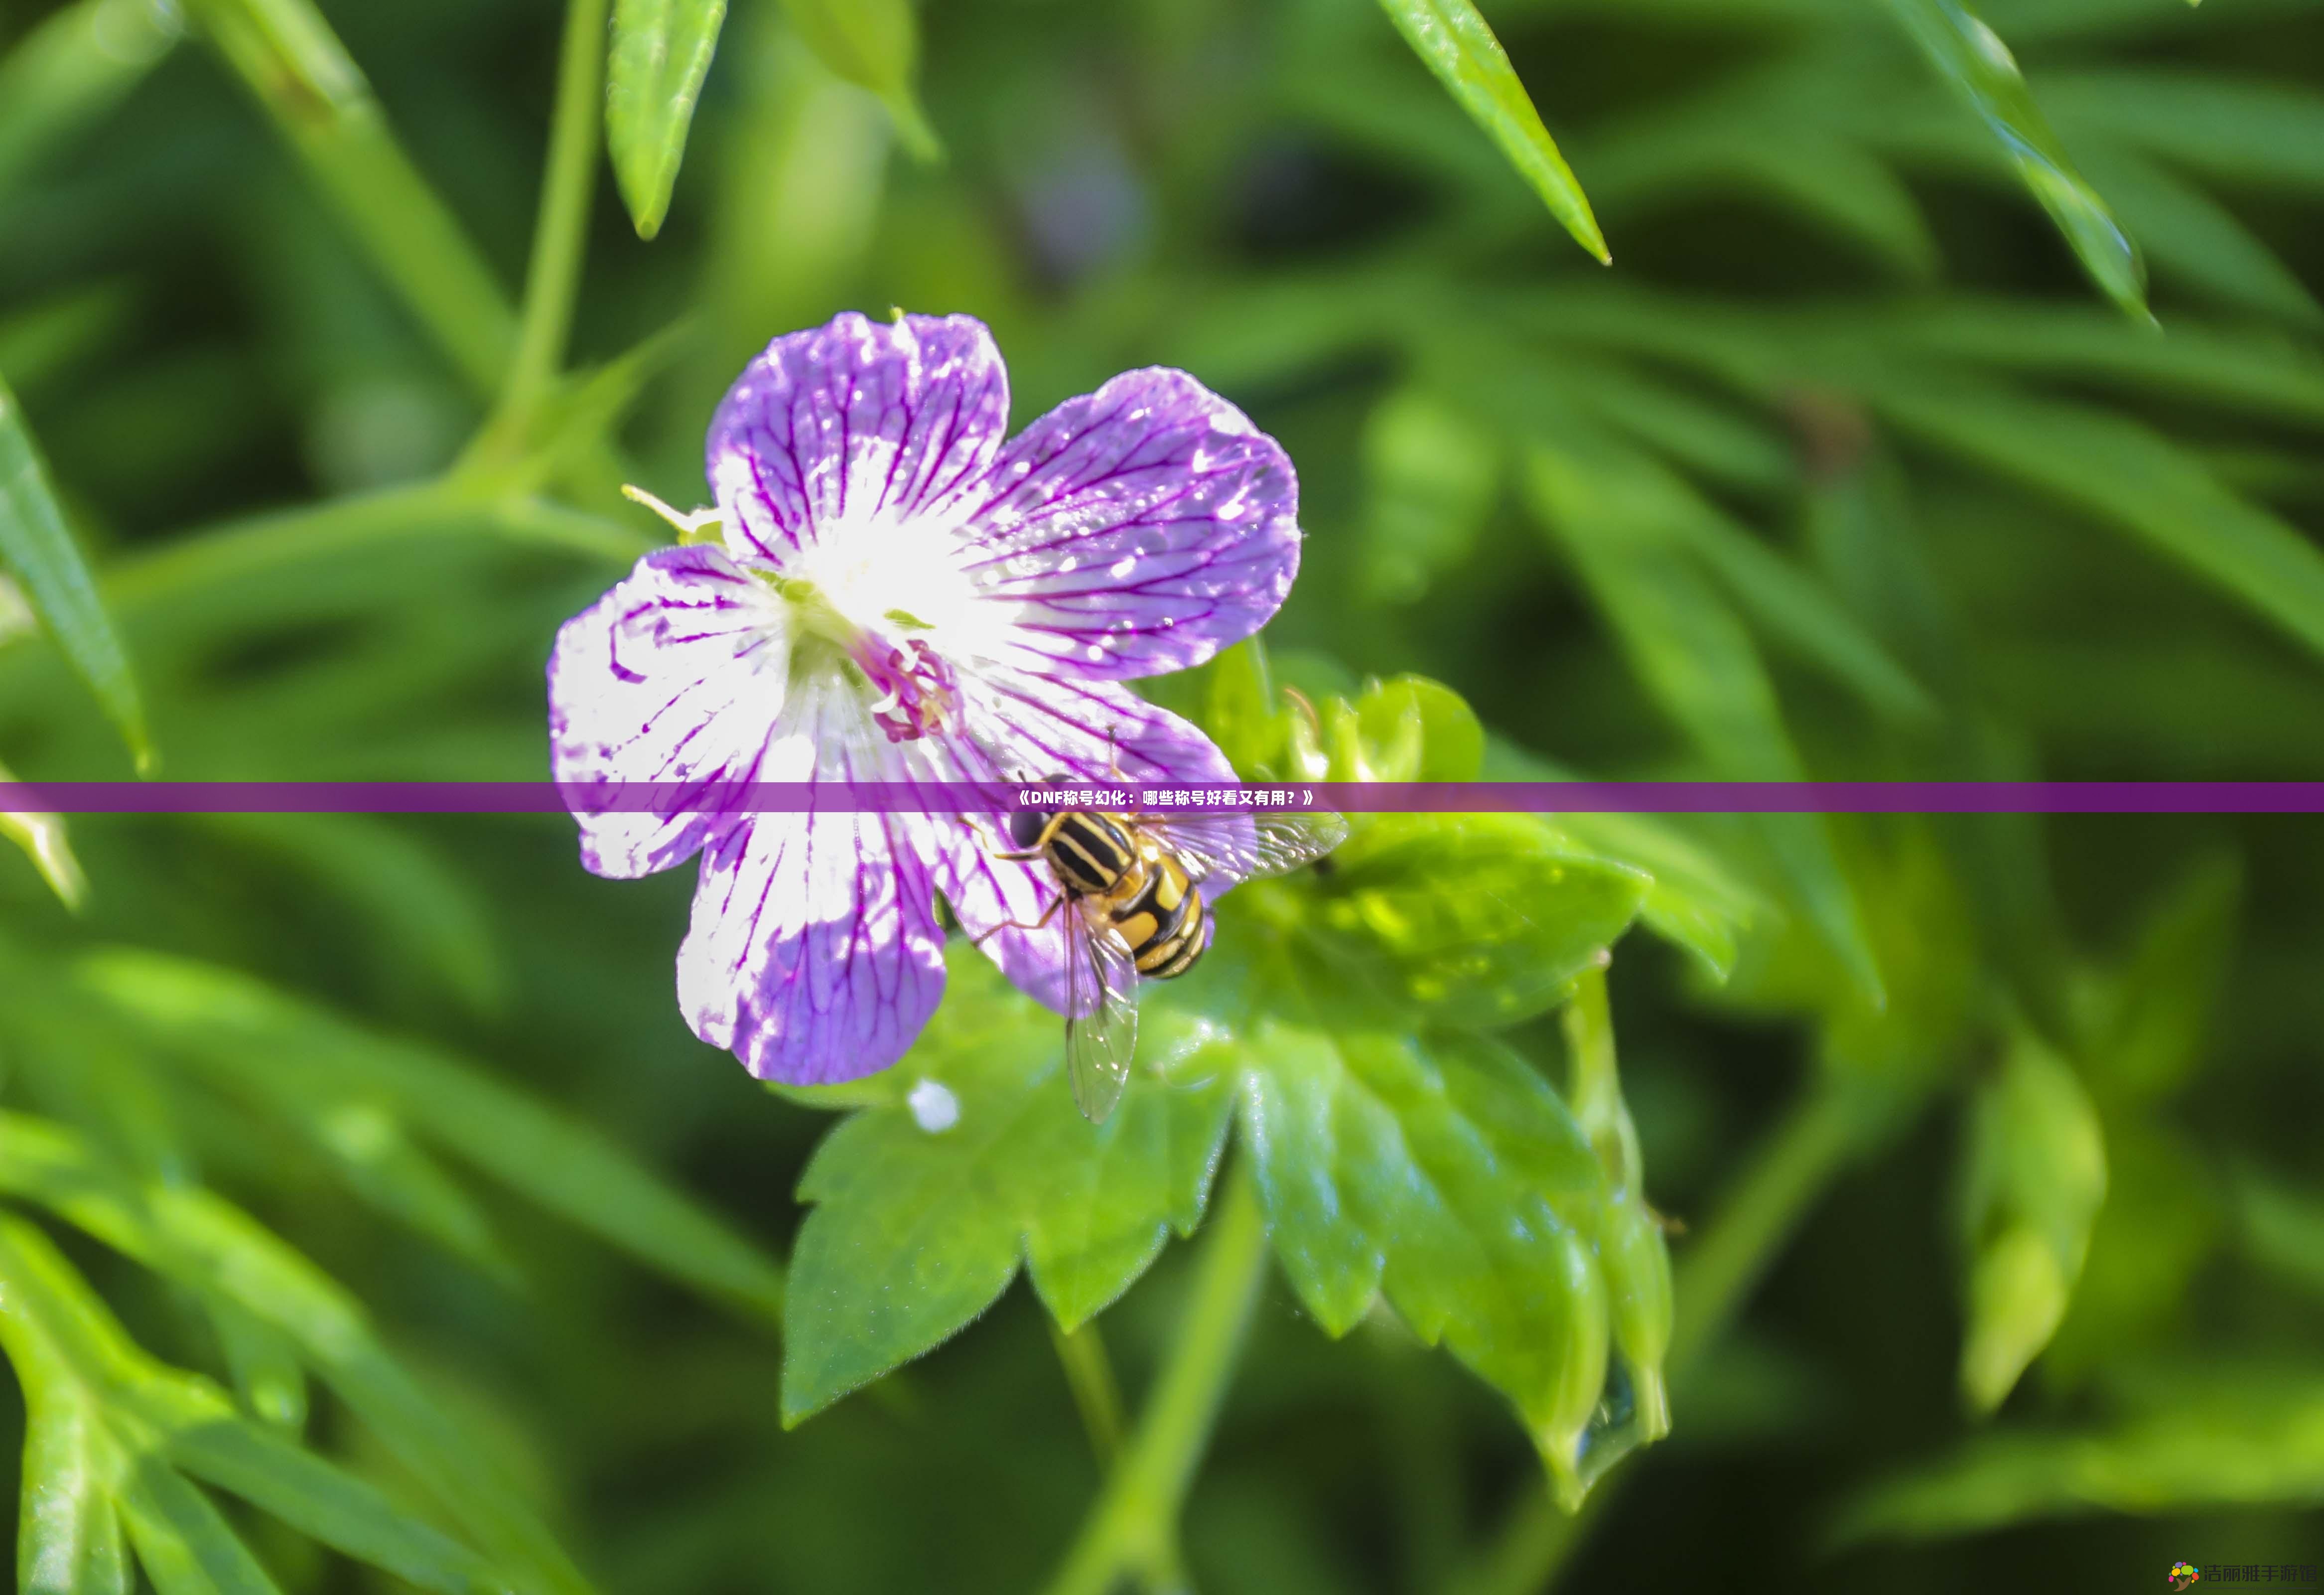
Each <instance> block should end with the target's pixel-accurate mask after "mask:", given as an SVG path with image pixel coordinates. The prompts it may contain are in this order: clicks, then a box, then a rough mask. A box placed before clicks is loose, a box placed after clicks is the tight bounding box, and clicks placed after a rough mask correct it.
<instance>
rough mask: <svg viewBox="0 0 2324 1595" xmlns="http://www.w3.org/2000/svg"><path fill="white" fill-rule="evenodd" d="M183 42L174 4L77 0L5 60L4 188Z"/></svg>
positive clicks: (0, 75) (0, 138) (0, 102)
mask: <svg viewBox="0 0 2324 1595" xmlns="http://www.w3.org/2000/svg"><path fill="white" fill-rule="evenodd" d="M177 41H178V24H177V15H176V13H175V11H174V10H172V9H170V8H165V7H162V6H159V5H121V4H120V3H119V0H77V3H76V4H74V5H68V6H66V7H64V8H63V9H62V10H60V11H58V12H56V13H54V14H51V15H50V16H49V17H47V18H46V19H45V20H43V21H42V23H41V25H40V26H39V27H37V28H34V29H33V30H32V32H30V33H28V34H26V35H25V36H24V38H23V40H22V41H19V42H18V43H17V45H16V47H15V48H14V49H13V50H11V51H9V52H8V53H7V55H6V57H5V59H0V190H5V189H7V188H8V187H9V186H10V185H11V184H12V183H14V181H15V180H16V179H17V178H18V177H20V176H21V175H23V172H24V171H26V170H27V169H28V168H30V167H31V166H32V164H33V163H34V162H36V161H39V160H40V159H41V157H42V156H43V155H44V154H46V153H47V152H49V151H50V150H51V148H53V147H54V146H55V145H56V144H58V143H60V142H62V141H63V140H64V139H66V138H69V136H71V134H73V133H74V132H75V131H77V130H78V129H79V128H81V127H83V126H86V125H87V124H89V123H91V122H94V121H96V120H97V118H98V117H100V116H102V115H105V113H106V111H108V110H110V109H111V108H112V107H113V106H115V104H116V103H118V102H119V101H120V99H121V97H123V96H124V95H126V94H127V93H128V92H129V91H130V90H131V89H132V88H135V87H136V86H137V85H138V84H139V83H140V82H141V81H143V78H144V77H145V74H146V73H148V72H150V71H152V69H153V68H154V67H155V66H156V65H158V64H159V63H160V61H161V58H162V57H163V56H165V55H167V54H169V52H170V49H171V46H172V45H174V44H175V43H176V42H177Z"/></svg>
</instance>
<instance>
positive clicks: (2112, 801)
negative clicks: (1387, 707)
mask: <svg viewBox="0 0 2324 1595" xmlns="http://www.w3.org/2000/svg"><path fill="white" fill-rule="evenodd" d="M1019 807H1028V808H1110V809H1141V810H1145V811H1148V812H1152V813H1162V814H1170V813H1185V812H1199V811H1203V810H1226V811H1240V812H1245V813H1260V814H1271V813H1277V812H1296V811H1301V810H1306V811H1315V810H1332V811H1337V812H1341V813H1349V814H1425V813H1452V814H1482V813H1499V814H2319V813H2324V781H1429V782H1422V781H1378V782H1361V783H1359V782H1344V781H1314V782H1299V783H1294V784H1289V785H1280V784H1278V785H1268V786H1259V785H1253V786H1247V787H1164V786H1158V785H1157V786H1146V787H1139V786H1135V785H1126V784H1120V783H1114V782H1106V783H1091V784H1089V785H1086V786H1084V785H1079V784H1073V785H1063V784H1039V785H1001V784H999V783H973V782H910V781H791V782H784V781H756V782H751V783H748V784H735V783H730V784H724V785H704V784H703V783H701V782H685V783H678V782H656V781H622V782H608V783H604V784H602V785H596V786H586V787H585V786H566V787H560V786H558V784H556V783H555V782H551V781H26V782H22V783H13V782H0V813H16V814H24V813H47V814H564V813H567V812H579V813H591V814H681V813H716V814H812V813H817V812H823V813H884V814H894V813H918V814H993V813H1001V812H1005V811H1008V810H1010V809H1015V808H1019Z"/></svg>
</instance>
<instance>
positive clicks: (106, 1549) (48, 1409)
mask: <svg viewBox="0 0 2324 1595" xmlns="http://www.w3.org/2000/svg"><path fill="white" fill-rule="evenodd" d="M12 1355H13V1352H12ZM16 1374H17V1378H20V1379H22V1380H23V1383H24V1389H25V1401H26V1405H27V1407H28V1412H27V1416H26V1420H25V1434H24V1511H23V1522H22V1523H21V1524H20V1525H19V1526H18V1528H17V1531H16V1587H17V1588H18V1590H21V1591H22V1592H23V1595H130V1582H131V1581H130V1569H129V1551H128V1547H127V1545H126V1544H124V1542H123V1540H122V1537H121V1516H120V1513H119V1512H118V1511H116V1510H115V1507H114V1504H113V1479H112V1475H113V1473H114V1472H115V1471H116V1469H117V1467H118V1461H117V1452H116V1451H115V1447H114V1446H113V1445H112V1443H111V1442H110V1441H109V1440H108V1439H107V1438H106V1435H105V1433H104V1431H103V1429H102V1427H101V1426H100V1424H98V1422H97V1415H96V1413H95V1412H94V1411H93V1410H92V1409H91V1407H90V1405H89V1403H88V1402H87V1401H86V1400H83V1399H82V1398H81V1397H79V1396H78V1394H77V1393H75V1392H74V1391H73V1390H72V1388H70V1386H69V1385H68V1384H66V1383H65V1382H64V1381H62V1380H59V1379H54V1378H42V1372H41V1371H40V1370H38V1369H34V1368H31V1367H27V1366H25V1365H24V1363H23V1362H19V1364H18V1366H17V1369H16Z"/></svg>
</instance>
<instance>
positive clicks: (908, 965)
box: [678, 681, 945, 1085]
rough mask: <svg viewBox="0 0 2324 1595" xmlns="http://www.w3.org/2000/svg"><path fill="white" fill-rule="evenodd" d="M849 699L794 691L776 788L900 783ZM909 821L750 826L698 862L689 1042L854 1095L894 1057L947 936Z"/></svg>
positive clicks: (684, 951)
mask: <svg viewBox="0 0 2324 1595" xmlns="http://www.w3.org/2000/svg"><path fill="white" fill-rule="evenodd" d="M767 766H768V770H767V774H766V776H765V777H764V779H770V780H801V779H807V778H808V777H809V776H810V775H812V776H813V777H814V778H816V779H828V780H889V779H900V777H901V775H902V774H903V772H902V770H900V768H899V767H897V766H898V761H896V760H895V758H894V757H893V755H891V754H887V753H884V752H883V751H881V740H880V739H878V738H877V737H875V736H873V735H871V724H870V722H869V720H868V719H867V718H866V717H865V715H864V714H863V711H862V706H861V705H860V704H859V703H858V702H857V701H856V699H855V696H854V695H853V691H852V690H851V689H850V688H848V687H845V686H844V685H842V684H840V683H837V682H835V681H833V682H816V683H811V684H806V685H803V686H802V687H801V689H800V693H799V697H798V700H797V701H795V702H794V703H793V705H791V708H790V710H789V711H788V713H786V714H785V715H784V716H783V720H782V724H780V725H779V726H778V727H777V730H776V733H775V739H774V745H773V746H772V748H771V749H770V752H769V756H768V761H767ZM940 845H941V844H940V843H939V842H938V840H937V839H936V832H935V829H934V825H933V824H932V822H931V821H930V819H929V818H928V816H924V815H912V814H856V813H850V812H845V811H839V812H826V813H820V814H759V815H753V816H749V817H747V818H744V819H741V820H738V821H736V822H735V823H733V825H731V826H730V827H729V828H728V829H727V830H726V831H725V832H724V834H721V835H720V836H718V837H716V838H715V839H714V840H713V842H712V843H711V844H710V846H709V848H708V849H707V851H705V853H704V854H703V857H702V879H701V880H700V882H699V884H697V885H696V888H695V893H694V917H693V920H692V923H691V925H690V927H688V929H687V936H686V942H685V945H683V946H681V947H680V948H679V949H678V1007H679V1009H680V1010H682V1011H683V1012H684V1013H685V1015H686V1019H687V1023H688V1024H689V1025H691V1026H692V1027H693V1028H694V1033H695V1034H696V1036H699V1037H702V1039H703V1040H705V1041H707V1042H709V1043H710V1044H711V1045H713V1046H724V1047H727V1048H729V1049H731V1050H732V1051H733V1053H734V1055H735V1056H737V1057H739V1058H740V1059H742V1065H743V1067H745V1068H747V1069H749V1070H750V1071H751V1073H752V1074H755V1075H757V1076H758V1077H759V1078H761V1079H762V1080H781V1081H786V1082H788V1083H791V1084H794V1085H816V1084H827V1083H831V1082H834V1081H839V1080H853V1079H855V1078H856V1077H858V1076H859V1075H863V1074H874V1073H876V1072H878V1071H879V1070H881V1069H884V1068H886V1067H887V1066H888V1065H890V1064H892V1063H894V1062H895V1061H896V1060H897V1059H898V1058H899V1057H901V1056H903V1055H904V1053H905V1051H906V1049H907V1048H908V1047H909V1046H911V1044H912V1041H913V1039H914V1038H915V1037H918V1035H919V1033H920V1030H921V1028H923V1027H925V1026H926V1025H927V1022H928V1016H929V1015H930V1014H932V1013H934V1012H935V1011H936V1001H937V1000H938V999H939V998H940V997H942V996H943V994H944V985H945V969H944V932H943V931H942V929H940V928H939V927H938V926H937V924H936V902H935V895H934V891H933V889H932V888H931V885H930V882H929V873H928V861H929V859H930V857H931V855H932V854H934V853H936V851H937V849H938V848H939V846H940Z"/></svg>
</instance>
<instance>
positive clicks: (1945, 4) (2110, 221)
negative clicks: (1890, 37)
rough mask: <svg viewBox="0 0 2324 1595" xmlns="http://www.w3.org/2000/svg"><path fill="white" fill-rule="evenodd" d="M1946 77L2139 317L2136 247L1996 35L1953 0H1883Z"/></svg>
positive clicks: (2098, 276) (2147, 315)
mask: <svg viewBox="0 0 2324 1595" xmlns="http://www.w3.org/2000/svg"><path fill="white" fill-rule="evenodd" d="M1888 3H1889V9H1890V10H1892V11H1894V12H1895V14H1896V18H1897V20H1898V21H1899V22H1900V23H1903V24H1904V30H1905V32H1908V33H1910V34H1911V35H1912V36H1913V40H1914V42H1915V43H1917V44H1918V45H1919V46H1920V47H1921V50H1922V52H1923V54H1925V55H1926V56H1927V57H1928V58H1929V60H1931V61H1932V63H1934V65H1935V66H1936V68H1937V69H1938V71H1939V72H1941V74H1942V75H1943V76H1944V78H1946V80H1947V81H1949V82H1950V83H1951V84H1952V86H1953V87H1954V88H1956V89H1957V90H1959V91H1960V95H1961V96H1962V97H1963V98H1965V99H1967V100H1968V101H1969V105H1970V106H1972V107H1974V108H1975V110H1976V111H1977V114H1978V116H1979V117H1981V118H1983V120H1984V122H1985V124H1986V127H1987V131H1988V132H1990V133H1991V134H1993V137H1994V139H1995V141H1996V142H1997V143H1998V144H1999V145H2000V146H2001V151H2002V152H2003V154H2004V155H2005V156H2006V158H2007V159H2008V161H2009V162H2010V164H2011V165H2012V166H2014V167H2015V168H2016V170H2017V175H2018V176H2019V177H2020V178H2021V179H2023V180H2024V183H2025V186H2026V188H2027V189H2030V190H2031V191H2032V193H2033V198H2036V199H2038V200H2039V201H2041V204H2042V208H2043V209H2044V210H2046V211H2048V212H2049V213H2050V217H2051V219H2052V221H2054V222H2056V223H2057V224H2058V230H2059V231H2060V232H2061V233H2063V234H2064V235H2065V237H2066V242H2067V243H2068V244H2070V245H2071V246H2072V248H2073V251H2074V254H2075V255H2076V257H2077V258H2079V259H2080V261H2081V263H2082V265H2083V268H2084V269H2085V270H2086V271H2088V272H2089V274H2090V277H2091V280H2092V281H2095V282H2097V283H2098V286H2099V287H2100V288H2101V289H2104V290H2106V293H2107V297H2109V298H2110V299H2112V300H2114V301H2115V303H2116V304H2118V305H2120V306H2121V307H2122V308H2123V309H2125V310H2126V311H2127V312H2129V313H2130V314H2131V315H2133V316H2135V317H2136V318H2139V319H2140V320H2142V321H2151V320H2153V314H2152V313H2151V312H2150V311H2149V310H2148V309H2147V308H2146V272H2145V268H2144V266H2143V265H2141V264H2140V263H2139V258H2138V249H2137V246H2136V245H2135V244H2132V242H2131V240H2130V235H2128V234H2127V233H2125V232H2124V231H2123V230H2122V226H2121V225H2120V224H2119V223H2117V222H2116V220H2115V218H2114V213H2113V212H2111V211H2109V210H2108V209H2107V206H2106V201H2105V200H2103V199H2101V198H2098V190H2097V189H2093V188H2091V187H2090V185H2089V183H2088V182H2087V181H2085V180H2083V178H2082V176H2081V174H2080V172H2078V171H2075V170H2074V166H2073V162H2072V161H2070V160H2069V159H2068V158H2067V155H2066V152H2065V148H2064V146H2063V145H2061V144H2060V143H2059V142H2058V137H2057V134H2054V133H2052V132H2051V131H2050V124H2049V123H2048V122H2046V121H2045V120H2043V115H2042V112H2041V108H2040V107H2039V106H2036V105H2035V104H2034V103H2033V91H2032V90H2030V89H2028V88H2026V86H2025V79H2024V76H2023V75H2022V74H2020V73H2019V71H2018V69H2017V62H2016V60H2015V58H2014V57H2012V56H2011V55H2010V53H2009V47H2008V46H2007V45H2006V44H2004V43H2003V42H2002V41H2001V39H2000V36H1999V35H1998V34H1997V33H1995V32H1994V31H1993V30H1992V29H1991V28H1988V27H1987V26H1986V25H1985V23H1982V22H1980V21H1978V18H1977V17H1976V16H1974V15H1972V14H1970V13H1969V11H1968V10H1967V9H1966V8H1964V7H1963V6H1961V5H1959V4H1957V0H1888Z"/></svg>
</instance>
